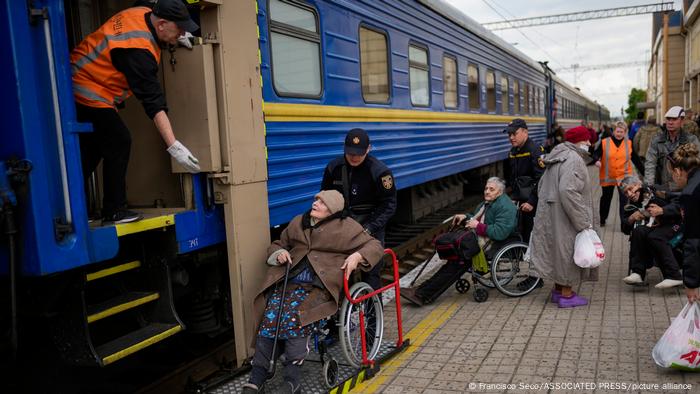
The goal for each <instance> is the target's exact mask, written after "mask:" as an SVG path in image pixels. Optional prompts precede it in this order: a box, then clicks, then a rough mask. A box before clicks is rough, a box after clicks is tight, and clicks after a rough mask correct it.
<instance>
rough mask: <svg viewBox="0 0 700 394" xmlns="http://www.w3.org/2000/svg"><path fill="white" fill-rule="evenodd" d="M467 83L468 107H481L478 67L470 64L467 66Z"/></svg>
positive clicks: (477, 108)
mask: <svg viewBox="0 0 700 394" xmlns="http://www.w3.org/2000/svg"><path fill="white" fill-rule="evenodd" d="M467 79H468V84H469V109H476V110H479V109H481V94H479V68H478V67H477V66H476V65H474V64H470V65H469V66H467Z"/></svg>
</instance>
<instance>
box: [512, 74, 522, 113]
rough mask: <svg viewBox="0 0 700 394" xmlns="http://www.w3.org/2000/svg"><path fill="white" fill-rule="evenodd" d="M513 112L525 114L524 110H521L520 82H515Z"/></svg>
mask: <svg viewBox="0 0 700 394" xmlns="http://www.w3.org/2000/svg"><path fill="white" fill-rule="evenodd" d="M513 112H514V113H522V112H523V109H522V108H520V82H519V81H518V80H515V81H513Z"/></svg>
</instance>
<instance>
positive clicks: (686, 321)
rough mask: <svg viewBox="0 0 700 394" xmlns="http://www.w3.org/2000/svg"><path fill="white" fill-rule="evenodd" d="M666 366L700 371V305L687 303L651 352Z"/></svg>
mask: <svg viewBox="0 0 700 394" xmlns="http://www.w3.org/2000/svg"><path fill="white" fill-rule="evenodd" d="M651 356H652V357H653V358H654V362H655V363H656V364H657V365H658V366H660V367H664V368H674V369H680V370H683V371H700V306H699V305H698V303H697V302H693V303H687V304H685V307H683V310H682V311H681V313H679V314H678V316H676V318H675V319H673V322H672V323H671V326H670V327H668V329H667V330H666V332H665V333H664V335H663V336H662V337H661V339H659V341H658V342H656V345H655V346H654V350H652V352H651Z"/></svg>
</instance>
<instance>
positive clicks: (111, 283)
mask: <svg viewBox="0 0 700 394" xmlns="http://www.w3.org/2000/svg"><path fill="white" fill-rule="evenodd" d="M143 257H144V258H142V259H139V260H136V259H128V260H127V261H128V262H127V263H122V264H113V265H112V266H107V267H105V268H102V269H100V270H96V271H93V272H89V273H86V274H85V275H84V276H83V278H84V279H83V282H82V286H80V287H79V288H76V289H75V290H74V291H73V292H71V297H72V300H73V301H71V302H68V303H66V305H67V306H66V309H65V310H64V312H63V313H61V314H60V316H61V317H60V318H58V320H57V322H56V324H52V326H54V328H53V331H54V342H56V343H57V344H60V345H59V348H60V350H61V354H62V356H63V358H64V359H65V360H66V361H67V362H69V363H70V364H74V365H83V366H100V367H104V366H107V365H109V364H112V363H114V362H115V361H118V360H120V359H122V358H124V357H127V356H129V355H131V354H134V353H136V352H138V351H140V350H143V349H145V348H147V347H148V346H150V345H152V344H154V343H157V342H159V341H162V340H164V339H166V338H168V337H170V336H172V335H174V334H176V333H178V332H180V331H182V330H184V329H185V325H184V324H183V323H182V321H181V320H180V318H179V316H178V315H177V313H176V311H175V308H174V305H173V301H172V288H171V282H170V268H169V267H168V264H167V261H164V260H158V261H149V260H147V257H146V255H144V256H143ZM129 260H130V261H129ZM142 261H149V262H147V263H144V262H142Z"/></svg>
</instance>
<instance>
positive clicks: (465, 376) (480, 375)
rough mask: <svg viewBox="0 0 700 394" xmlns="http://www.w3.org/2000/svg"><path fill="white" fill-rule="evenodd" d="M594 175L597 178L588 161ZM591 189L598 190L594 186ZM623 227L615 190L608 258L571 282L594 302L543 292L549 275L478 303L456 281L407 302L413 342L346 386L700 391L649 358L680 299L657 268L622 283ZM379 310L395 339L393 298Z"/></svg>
mask: <svg viewBox="0 0 700 394" xmlns="http://www.w3.org/2000/svg"><path fill="white" fill-rule="evenodd" d="M591 175H592V176H591V179H592V181H593V182H594V183H595V184H597V173H595V172H594V169H593V168H591ZM594 190H597V192H596V196H599V195H600V188H599V187H595V189H594ZM597 198H598V197H596V209H597ZM619 228H620V225H619V218H618V217H617V197H616V196H615V197H614V198H613V206H612V207H611V213H610V217H609V219H608V224H607V226H606V227H604V228H601V229H600V232H599V234H600V235H601V238H602V239H603V242H604V243H605V246H606V252H607V254H608V260H607V261H606V262H605V263H604V264H603V265H602V266H601V267H600V270H599V278H598V281H597V282H584V283H583V284H581V286H580V288H579V289H577V291H579V292H580V293H581V294H582V295H584V296H585V297H587V298H589V299H590V305H588V306H585V307H579V308H574V309H559V308H558V307H557V306H556V305H555V304H552V303H549V302H548V298H549V291H550V288H551V286H552V284H551V283H546V284H545V287H544V288H541V289H538V290H536V291H534V292H533V293H531V294H530V295H528V296H525V297H522V298H509V297H506V296H504V295H502V294H500V293H498V291H496V290H495V289H493V290H489V295H490V297H489V299H488V301H486V302H484V303H477V302H475V301H474V299H473V298H472V291H473V289H472V290H470V291H469V293H467V294H459V293H457V292H456V291H455V290H454V288H452V289H450V290H448V291H447V292H446V293H445V294H443V295H442V296H441V297H440V298H439V299H438V300H437V301H436V302H435V303H434V304H432V305H430V306H426V307H422V308H416V307H413V306H410V305H405V304H404V305H402V312H403V316H404V331H405V333H406V336H407V337H408V338H410V340H411V346H409V347H408V348H407V349H406V350H404V351H403V353H400V354H398V355H397V356H396V357H394V358H393V359H391V360H390V361H388V362H386V363H384V364H382V369H381V371H380V373H379V374H378V375H377V376H375V377H374V378H372V379H370V380H368V381H365V382H364V383H361V384H359V385H358V386H356V387H355V388H354V389H353V390H352V392H362V393H380V392H383V393H400V394H411V393H426V394H427V393H431V394H432V393H466V392H508V393H510V392H513V393H516V392H527V393H531V392H536V393H567V392H571V393H606V392H610V393H621V392H625V393H630V392H636V393H650V392H652V393H662V392H668V393H700V374H693V373H684V372H678V371H674V370H666V369H662V368H659V367H657V366H656V365H655V364H654V361H653V360H652V358H651V350H652V348H653V347H654V344H655V343H656V341H657V340H658V339H659V338H660V337H661V335H662V334H663V333H664V331H665V330H666V328H667V327H668V326H669V324H670V320H671V319H672V318H673V317H675V316H676V315H677V314H678V312H679V311H680V310H681V308H682V307H683V305H684V304H685V295H684V294H683V290H682V288H676V289H670V290H657V289H655V288H654V287H653V285H654V284H656V283H657V282H659V281H660V280H661V274H660V272H659V271H658V269H657V268H654V269H652V270H651V271H650V272H649V275H647V280H648V281H649V283H650V286H648V287H630V286H628V285H625V284H624V283H623V282H622V280H621V279H622V277H624V276H626V275H627V262H628V258H627V256H628V252H629V243H628V240H627V237H626V236H625V235H624V234H622V233H621V232H620V230H619ZM384 314H385V322H386V334H385V338H387V339H388V340H394V339H395V335H396V334H395V318H394V316H395V307H394V303H393V302H390V303H388V304H387V305H386V306H385V313H384ZM557 384H558V385H559V386H555V385H557ZM635 384H636V385H642V384H647V385H648V386H646V387H640V386H637V387H636V388H633V387H632V385H635ZM545 385H548V386H545ZM575 385H578V386H575ZM653 385H656V386H653Z"/></svg>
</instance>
